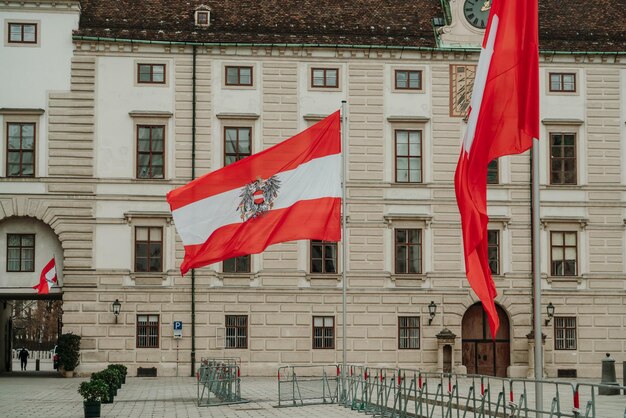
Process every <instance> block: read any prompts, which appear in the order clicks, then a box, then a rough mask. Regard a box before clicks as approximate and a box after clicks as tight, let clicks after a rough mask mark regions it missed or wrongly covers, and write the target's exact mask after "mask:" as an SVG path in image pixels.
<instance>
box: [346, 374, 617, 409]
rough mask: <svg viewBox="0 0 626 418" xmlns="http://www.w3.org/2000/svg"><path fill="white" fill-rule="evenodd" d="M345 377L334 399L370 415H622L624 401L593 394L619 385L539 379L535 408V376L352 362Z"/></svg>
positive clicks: (615, 390)
mask: <svg viewBox="0 0 626 418" xmlns="http://www.w3.org/2000/svg"><path fill="white" fill-rule="evenodd" d="M340 374H341V370H340V371H339V372H338V375H340ZM345 376H346V377H345V385H343V386H341V385H340V387H339V394H340V402H339V403H340V404H341V405H343V406H344V407H346V408H350V409H353V410H356V411H360V412H364V413H366V414H371V415H372V416H374V417H393V418H404V417H419V418H422V417H428V418H433V417H441V418H470V417H471V418H486V417H506V418H522V417H523V418H534V417H537V416H541V417H542V418H569V417H571V418H583V417H584V418H618V417H621V416H623V417H624V418H626V400H625V402H624V404H622V405H620V406H615V404H613V406H611V405H610V403H609V402H606V397H604V395H599V392H600V389H601V388H602V389H604V391H606V390H608V389H611V390H613V391H614V392H613V393H616V394H617V393H620V391H623V390H625V389H626V387H621V386H609V385H601V384H592V383H575V382H570V381H560V380H543V381H541V382H542V389H543V390H542V392H543V394H544V406H543V408H541V410H540V411H537V410H536V409H535V394H534V388H535V383H536V381H535V380H527V379H507V378H498V377H492V376H479V375H458V374H448V373H429V372H422V371H420V370H412V369H387V368H370V367H364V366H355V365H349V366H347V370H346V373H345ZM603 400H604V402H602V401H603Z"/></svg>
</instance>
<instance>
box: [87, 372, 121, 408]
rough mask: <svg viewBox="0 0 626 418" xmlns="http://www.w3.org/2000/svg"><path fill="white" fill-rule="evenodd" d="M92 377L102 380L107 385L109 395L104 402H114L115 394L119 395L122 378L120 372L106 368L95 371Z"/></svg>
mask: <svg viewBox="0 0 626 418" xmlns="http://www.w3.org/2000/svg"><path fill="white" fill-rule="evenodd" d="M91 378H92V379H97V380H102V381H103V382H104V383H105V384H106V385H107V388H108V390H109V396H107V400H106V401H104V402H103V403H111V402H113V399H115V395H117V388H118V386H119V385H120V382H121V378H120V376H119V375H118V373H117V372H116V371H114V370H112V369H104V370H102V371H101V372H98V373H94V374H93V375H92V376H91Z"/></svg>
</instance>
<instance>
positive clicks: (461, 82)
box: [450, 64, 476, 117]
mask: <svg viewBox="0 0 626 418" xmlns="http://www.w3.org/2000/svg"><path fill="white" fill-rule="evenodd" d="M475 78H476V65H456V64H453V65H450V116H460V117H466V116H467V114H468V112H469V105H470V100H471V98H472V90H473V88H474V79H475Z"/></svg>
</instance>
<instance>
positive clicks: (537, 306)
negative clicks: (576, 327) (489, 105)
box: [531, 139, 543, 418]
mask: <svg viewBox="0 0 626 418" xmlns="http://www.w3.org/2000/svg"><path fill="white" fill-rule="evenodd" d="M531 159H532V236H533V242H532V251H533V257H532V260H533V279H534V280H533V285H534V286H533V287H534V296H535V297H534V302H535V303H534V307H533V308H534V310H533V312H534V315H533V319H534V329H535V336H534V339H535V409H536V410H537V413H536V417H537V418H541V417H542V415H543V414H542V413H541V412H540V411H542V410H543V392H542V387H541V386H542V383H541V380H543V338H542V337H543V335H542V332H541V263H540V258H541V251H540V250H541V248H540V237H539V233H540V230H539V222H540V219H541V218H540V215H539V209H540V206H541V205H540V204H539V203H540V202H539V140H537V139H533V147H532V156H531Z"/></svg>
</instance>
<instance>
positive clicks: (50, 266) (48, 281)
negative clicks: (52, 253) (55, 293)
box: [33, 257, 57, 294]
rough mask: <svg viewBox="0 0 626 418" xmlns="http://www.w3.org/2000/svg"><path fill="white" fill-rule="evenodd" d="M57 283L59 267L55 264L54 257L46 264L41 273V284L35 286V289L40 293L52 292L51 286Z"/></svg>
mask: <svg viewBox="0 0 626 418" xmlns="http://www.w3.org/2000/svg"><path fill="white" fill-rule="evenodd" d="M55 284H57V269H56V266H55V264H54V257H52V259H51V260H50V261H48V263H47V264H46V265H45V266H44V268H43V270H41V274H40V275H39V284H37V285H35V286H33V289H35V290H36V291H37V293H39V294H46V293H50V288H52V286H54V285H55Z"/></svg>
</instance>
